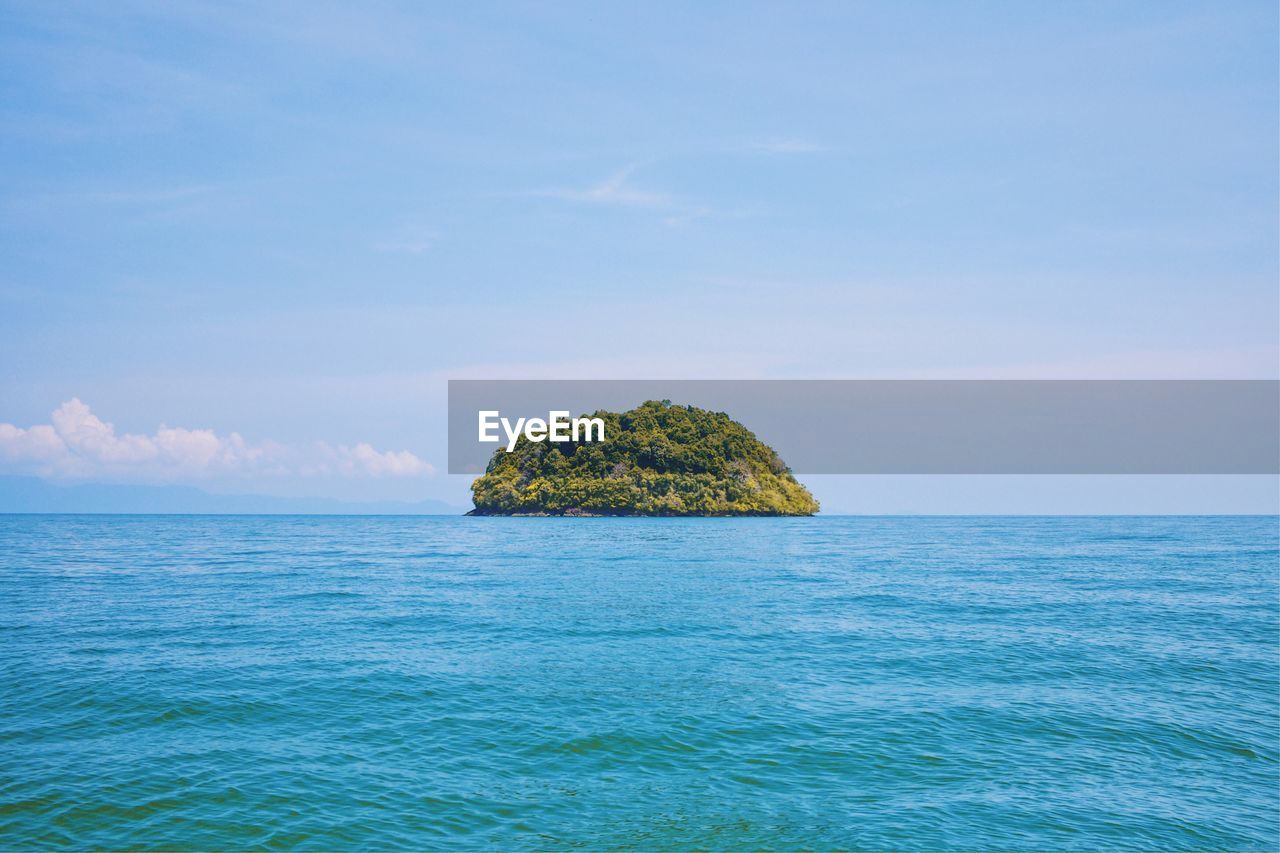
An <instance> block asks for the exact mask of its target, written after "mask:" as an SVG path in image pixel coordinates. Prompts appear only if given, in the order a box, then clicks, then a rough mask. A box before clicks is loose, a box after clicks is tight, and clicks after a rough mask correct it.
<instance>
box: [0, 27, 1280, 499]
mask: <svg viewBox="0 0 1280 853" xmlns="http://www.w3.org/2000/svg"><path fill="white" fill-rule="evenodd" d="M0 16H2V19H3V21H4V26H3V28H0V42H2V43H3V45H4V49H3V52H2V53H0V79H2V80H3V91H4V103H3V115H4V126H5V129H6V133H5V134H4V135H3V137H0V145H2V146H3V150H4V155H3V156H4V162H5V163H6V165H7V168H6V169H5V172H4V185H3V186H4V188H3V200H2V206H0V217H3V222H4V228H3V231H2V232H0V241H3V250H4V253H5V257H6V261H7V263H6V265H5V269H4V270H3V272H0V424H4V425H7V426H8V429H7V430H6V429H5V428H4V427H0V473H17V474H31V473H35V474H38V475H42V476H44V477H46V478H48V479H50V480H51V481H53V482H86V481H106V482H143V483H171V482H172V483H182V484H188V485H199V486H202V487H204V488H207V489H209V490H212V491H223V492H240V493H244V492H257V493H269V494H293V495H325V496H331V497H343V498H347V499H351V500H372V499H404V500H412V499H421V498H428V497H430V498H440V499H444V500H449V501H451V502H453V503H458V504H462V503H465V501H466V495H467V489H466V486H467V482H468V481H467V480H466V478H460V477H448V476H446V475H444V474H442V473H440V471H442V470H443V468H444V461H445V447H444V400H445V381H446V380H447V379H449V378H464V377H480V378H525V377H543V378H575V377H592V378H654V377H669V378H881V377H883V378H907V377H920V378H949V377H964V378H970V377H972V378H1001V377H1027V378H1276V377H1277V376H1278V375H1280V285H1278V283H1277V278H1278V276H1280V262H1278V260H1277V258H1278V254H1280V249H1278V247H1277V240H1278V238H1277V233H1278V231H1280V217H1278V215H1277V192H1278V183H1280V182H1278V180H1277V135H1278V133H1280V130H1278V111H1277V99H1278V97H1280V87H1278V85H1277V73H1278V72H1277V66H1278V62H1277V59H1278V57H1277V34H1278V32H1277V11H1276V8H1275V5H1274V4H1273V3H1236V4H1230V5H1219V4H1210V3H1158V4H1157V3H1148V4H1140V3H1139V4H1128V5H1123V6H1120V5H1108V4H1081V5H1073V6H1071V7H1053V6H1045V5H1042V4H981V5H979V4H970V5H960V4H955V5H948V6H939V5H927V4H919V5H909V4H887V3H886V4H880V5H858V6H854V5H853V4H809V5H804V6H793V5H783V4H723V5H698V6H689V7H685V6H680V5H676V4H670V5H657V6H653V5H649V6H645V7H643V8H634V9H628V8H622V7H597V6H592V5H586V4H583V5H561V6H557V7H554V8H550V9H548V8H539V7H537V6H524V5H515V4H503V5H494V6H489V7H479V8H473V9H464V8H454V9H445V8H443V7H439V8H432V7H422V6H417V5H411V4H403V5H398V4H361V5H359V6H357V5H354V4H352V5H348V6H340V5H320V4H280V5H271V6H267V7H262V6H258V5H248V4H245V5H236V4H229V5H204V4H198V3H197V4H184V3H177V4H166V5H152V4H147V3H136V4H135V3H120V4H111V5H109V6H106V5H103V6H90V5H85V6H53V5H34V4H32V5H23V4H4V5H3V6H0ZM73 400H76V401H80V402H79V405H68V404H69V402H70V401H73ZM108 423H109V424H111V427H109V428H108V427H107V426H106V424H108ZM43 425H47V427H48V428H47V429H41V427H42V426H43ZM748 426H749V425H748ZM33 428H34V429H33ZM810 485H811V486H812V487H813V488H814V490H815V492H816V493H817V495H818V497H819V498H820V499H822V500H823V501H824V504H825V505H826V507H827V508H828V509H831V510H834V511H862V512H874V511H885V512H930V511H935V512H964V511H974V512H1005V511H1019V509H1018V508H1022V509H1023V510H1030V511H1043V512H1055V511H1062V512H1082V511H1091V510H1092V511H1103V512H1109V511H1122V512H1123V511H1159V512H1169V511H1172V512H1177V511H1189V512H1202V511H1204V512H1211V511H1230V512H1239V511H1262V512H1274V511H1276V504H1277V501H1278V500H1280V499H1278V498H1277V488H1276V479H1275V478H1267V477H1264V478H1247V479H1243V480H1242V479H1239V478H1169V477H1164V478H1159V477H1157V478H1126V479H1125V480H1123V481H1116V480H1108V479H1106V478H1095V479H1086V480H1083V481H1075V480H1066V479H1062V478H1052V479H1044V478H1039V479H1015V480H1009V479H1006V480H1003V481H1002V480H1001V479H1000V478H941V479H939V478H888V479H882V478H838V479H837V478H813V479H812V481H811V482H810Z"/></svg>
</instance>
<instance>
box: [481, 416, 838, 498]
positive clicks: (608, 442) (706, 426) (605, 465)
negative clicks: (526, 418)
mask: <svg viewBox="0 0 1280 853" xmlns="http://www.w3.org/2000/svg"><path fill="white" fill-rule="evenodd" d="M592 417H598V418H602V419H604V422H605V430H604V435H605V438H604V440H603V441H594V442H587V441H579V442H571V441H570V442H534V441H529V440H528V439H527V438H525V437H523V436H521V438H520V439H519V441H518V442H517V443H516V447H515V449H514V450H513V451H511V452H507V450H506V449H505V448H499V449H498V450H497V451H495V452H494V454H493V458H492V459H490V460H489V466H488V468H487V469H486V471H485V473H484V475H483V476H481V477H479V478H477V479H476V481H475V482H474V483H473V484H472V486H471V493H472V496H473V498H474V500H475V505H476V507H475V509H474V510H472V511H471V513H470V514H472V515H667V516H678V515H686V516H688V515H812V514H814V513H815V512H817V511H818V502H817V501H816V500H814V498H813V495H811V494H809V490H808V489H806V488H805V487H804V486H802V485H800V483H798V482H797V481H796V478H795V477H794V476H793V475H792V473H791V469H789V468H788V467H787V466H786V463H784V462H783V461H782V460H781V459H780V458H778V454H776V453H774V451H773V450H772V449H771V448H769V447H768V446H767V445H765V444H764V443H763V442H761V441H760V440H759V439H758V438H756V437H755V435H754V434H753V433H752V432H751V431H750V430H748V429H747V428H746V427H744V426H742V424H740V423H738V422H736V421H734V420H733V419H732V418H730V417H729V416H728V415H726V414H724V413H723V412H709V411H707V410H705V409H699V408H695V407H693V406H675V405H672V404H671V403H670V402H669V401H666V400H664V401H662V402H657V401H654V400H650V401H649V402H647V403H644V404H642V405H640V406H637V407H636V408H634V409H632V410H631V411H629V412H622V413H621V414H619V413H617V412H604V411H599V412H596V413H595V414H594V415H592Z"/></svg>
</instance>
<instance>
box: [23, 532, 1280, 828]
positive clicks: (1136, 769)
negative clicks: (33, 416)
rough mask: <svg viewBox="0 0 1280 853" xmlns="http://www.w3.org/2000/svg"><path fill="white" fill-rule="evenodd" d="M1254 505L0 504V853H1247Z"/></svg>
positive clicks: (1265, 613)
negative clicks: (678, 512) (662, 509)
mask: <svg viewBox="0 0 1280 853" xmlns="http://www.w3.org/2000/svg"><path fill="white" fill-rule="evenodd" d="M1278 541H1280V528H1278V526H1277V520H1276V519H1275V518H1163V519H1161V518H1109V519H1108V518H1096V519H1089V518H1076V519H1029V518H1020V519H1015V518H976V519H975V518H968V519H919V518H915V519H876V518H857V519H854V518H821V517H819V518H815V519H743V520H726V519H691V520H671V519H648V520H644V519H576V520H575V519H497V518H452V517H450V518H422V517H418V518H333V517H328V518H325V517H310V518H308V517H108V516H44V517H42V516H4V517H0V848H5V849H10V848H19V849H26V848H48V847H62V846H66V847H76V848H86V847H88V848H122V847H129V848H164V849H192V848H196V849H209V848H215V849H242V848H264V847H300V848H320V849H335V848H337V849H350V848H365V849H367V848H370V847H376V848H386V847H402V848H447V849H457V848H485V849H491V848H522V849H523V848H567V847H586V848H592V849H595V848H613V847H631V848H646V849H647V848H669V847H680V848H687V847H702V848H734V849H737V848H759V847H773V848H797V847H809V848H823V849H825V848H872V849H885V848H894V849H900V848H905V849H928V850H931V849H954V850H961V849H964V850H971V849H1010V848H1016V849H1054V850H1062V849H1097V848H1102V849H1121V848H1124V849H1264V850H1271V849H1275V848H1277V847H1278V846H1280V824H1278V821H1280V817H1278V814H1280V765H1278V764H1277V761H1278V759H1280V755H1278V750H1280V651H1278V648H1280V645H1278V644H1280V621H1278V611H1280V598H1278V596H1280V586H1278V573H1280V555H1278V553H1277V544H1278Z"/></svg>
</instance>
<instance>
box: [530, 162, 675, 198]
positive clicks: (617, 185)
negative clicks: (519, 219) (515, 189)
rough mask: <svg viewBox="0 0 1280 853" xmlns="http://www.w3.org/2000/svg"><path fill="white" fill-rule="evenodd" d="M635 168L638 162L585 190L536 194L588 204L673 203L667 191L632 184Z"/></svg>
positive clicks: (549, 191) (565, 190)
mask: <svg viewBox="0 0 1280 853" xmlns="http://www.w3.org/2000/svg"><path fill="white" fill-rule="evenodd" d="M635 170H636V164H634V163H633V164H632V165H630V166H627V167H626V168H625V169H622V170H620V171H618V172H615V173H614V174H612V175H610V176H609V177H607V178H605V179H604V180H603V181H601V182H600V183H598V184H596V185H594V186H591V187H588V188H587V189H584V190H578V189H551V190H539V191H537V192H535V193H534V195H540V196H546V197H548V198H562V199H566V200H568V201H581V202H586V203H588V204H612V205H626V206H633V207H662V206H665V205H667V204H670V203H671V197H670V196H669V195H668V194H667V193H662V192H652V191H649V190H642V189H638V188H636V187H634V186H631V185H630V184H629V183H628V180H629V179H630V177H631V173H632V172H634V171H635Z"/></svg>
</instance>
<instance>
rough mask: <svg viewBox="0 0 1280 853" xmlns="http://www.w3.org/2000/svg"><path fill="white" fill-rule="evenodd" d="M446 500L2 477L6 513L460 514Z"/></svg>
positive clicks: (1, 508) (0, 504)
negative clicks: (356, 498)
mask: <svg viewBox="0 0 1280 853" xmlns="http://www.w3.org/2000/svg"><path fill="white" fill-rule="evenodd" d="M465 511H466V507H460V506H454V505H452V504H448V503H445V502H444V501H432V500H427V501H416V502H410V501H372V502H368V503H365V502H356V501H341V500H335V499H332V498H286V497H275V496H271V495H215V494H211V493H209V492H205V491H202V490H200V489H197V488H195V487H193V486H135V485H117V484H109V483H82V484H78V485H67V486H62V485H55V484H53V483H47V482H45V481H44V480H41V479H39V478H36V477H3V476H0V513H12V512H83V513H128V514H147V513H174V514H225V515H460V514H462V513H463V512H465Z"/></svg>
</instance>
